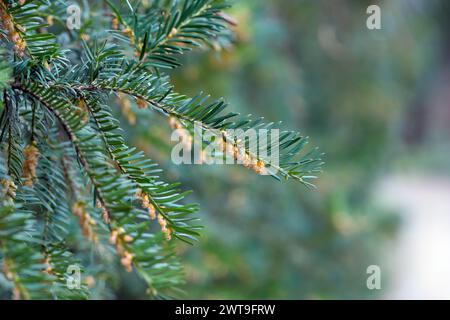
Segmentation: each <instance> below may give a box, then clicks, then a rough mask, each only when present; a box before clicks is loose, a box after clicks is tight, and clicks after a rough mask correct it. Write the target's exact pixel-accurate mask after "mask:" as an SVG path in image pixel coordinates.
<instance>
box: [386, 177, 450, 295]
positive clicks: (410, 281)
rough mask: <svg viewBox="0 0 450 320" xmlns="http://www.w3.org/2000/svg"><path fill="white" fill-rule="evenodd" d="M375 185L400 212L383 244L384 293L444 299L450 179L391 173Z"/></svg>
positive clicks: (449, 274) (449, 271) (449, 266)
mask: <svg viewBox="0 0 450 320" xmlns="http://www.w3.org/2000/svg"><path fill="white" fill-rule="evenodd" d="M378 190H379V192H380V194H379V196H380V199H379V200H380V201H381V202H382V203H383V204H385V205H388V206H390V207H391V208H393V209H396V210H399V213H400V215H401V218H402V223H401V225H400V229H399V233H398V236H397V238H396V240H395V242H394V244H393V246H392V247H390V248H386V251H387V252H388V255H389V259H390V264H391V266H392V268H391V274H390V275H389V277H390V279H391V280H390V286H389V287H386V288H383V289H385V290H383V291H384V292H385V294H384V298H389V299H450V232H449V230H450V179H449V178H441V177H429V176H409V175H408V176H396V177H393V178H388V179H386V180H385V181H384V182H383V183H382V184H381V185H380V186H379V188H378Z"/></svg>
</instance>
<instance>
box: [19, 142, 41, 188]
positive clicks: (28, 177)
mask: <svg viewBox="0 0 450 320" xmlns="http://www.w3.org/2000/svg"><path fill="white" fill-rule="evenodd" d="M23 155H24V158H25V159H24V162H23V167H22V177H23V178H24V179H25V180H24V183H23V184H24V185H26V186H28V187H32V186H33V183H34V180H36V178H37V176H36V167H37V165H38V161H39V155H40V154H39V149H38V148H37V146H36V143H35V142H34V141H33V142H31V143H30V144H29V145H28V146H26V147H25V149H23Z"/></svg>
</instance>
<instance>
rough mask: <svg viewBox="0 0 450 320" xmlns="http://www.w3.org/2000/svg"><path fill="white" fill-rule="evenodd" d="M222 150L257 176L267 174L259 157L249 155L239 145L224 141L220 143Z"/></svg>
mask: <svg viewBox="0 0 450 320" xmlns="http://www.w3.org/2000/svg"><path fill="white" fill-rule="evenodd" d="M220 148H221V149H222V152H223V153H224V154H228V155H229V156H230V157H232V158H233V159H234V160H235V161H236V162H237V163H242V165H243V166H244V167H246V168H248V169H251V170H253V171H254V172H256V173H257V174H267V169H266V166H265V164H264V162H263V161H261V160H259V159H258V158H257V157H255V156H253V155H251V154H249V153H247V152H246V151H245V150H243V148H240V147H239V146H238V145H237V144H232V143H230V142H226V141H225V140H224V139H222V140H221V141H220Z"/></svg>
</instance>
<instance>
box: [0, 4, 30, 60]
mask: <svg viewBox="0 0 450 320" xmlns="http://www.w3.org/2000/svg"><path fill="white" fill-rule="evenodd" d="M22 2H23V3H25V1H19V4H23V3H22ZM0 27H1V28H2V29H5V30H6V32H7V37H8V39H9V40H10V41H11V42H13V43H14V52H15V53H16V54H17V55H18V56H21V57H22V56H24V54H25V48H26V46H27V45H26V42H25V40H24V39H23V38H22V36H21V35H20V33H19V32H18V30H17V28H22V27H21V26H19V25H14V22H13V20H12V18H11V16H10V15H9V13H8V12H7V11H6V8H5V7H4V4H3V3H0Z"/></svg>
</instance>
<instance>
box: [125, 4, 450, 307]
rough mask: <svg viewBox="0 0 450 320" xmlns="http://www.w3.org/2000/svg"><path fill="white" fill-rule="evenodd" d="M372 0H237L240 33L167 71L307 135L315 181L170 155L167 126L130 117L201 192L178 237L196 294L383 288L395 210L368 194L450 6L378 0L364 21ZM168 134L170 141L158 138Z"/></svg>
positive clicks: (161, 157)
mask: <svg viewBox="0 0 450 320" xmlns="http://www.w3.org/2000/svg"><path fill="white" fill-rule="evenodd" d="M371 2H372V1H326V0H321V1H312V0H309V1H306V0H305V1H301V0H297V1H295V0H294V1H292V0H265V1H260V0H246V1H236V3H235V5H234V7H233V9H231V10H230V12H229V14H230V15H231V16H233V17H234V18H236V19H237V20H238V21H239V26H238V27H236V29H235V43H234V45H233V46H230V47H229V48H228V49H226V50H223V51H216V52H212V53H211V52H198V53H196V54H192V55H188V56H186V57H185V60H186V61H185V62H186V63H185V64H186V65H188V67H186V68H183V69H182V72H181V73H180V72H179V71H177V72H175V73H174V74H173V76H174V78H175V81H176V87H177V88H176V89H177V90H178V91H181V92H185V93H187V94H193V93H196V92H198V91H199V90H205V91H206V92H208V93H210V94H212V96H213V97H217V98H218V97H220V96H225V97H227V99H228V100H229V102H230V103H231V104H232V105H233V108H234V110H237V111H240V112H242V113H244V114H246V113H255V114H259V115H264V116H265V117H266V118H267V119H268V120H269V121H275V120H278V119H283V120H284V123H285V126H286V127H287V128H290V129H300V130H302V132H303V133H304V134H305V135H310V136H311V137H313V140H312V143H313V144H315V145H320V146H321V149H322V150H323V151H324V152H326V156H325V161H326V166H325V172H324V174H322V175H321V177H320V179H319V181H318V190H317V191H308V190H305V189H304V188H302V187H301V186H298V185H296V184H294V183H287V184H279V183H278V182H276V181H275V180H273V179H270V178H266V179H264V178H263V179H261V177H254V176H253V175H251V174H250V173H249V172H247V171H246V170H245V169H242V168H238V167H236V168H234V167H230V166H214V167H209V166H206V167H201V166H179V167H176V166H173V165H171V163H170V161H168V160H167V159H168V157H167V155H168V154H169V153H170V146H171V144H170V141H169V139H168V138H167V136H168V135H166V134H163V132H167V131H168V129H167V128H165V127H163V126H159V125H158V128H156V127H153V128H151V129H152V130H151V132H150V131H149V129H148V128H139V126H137V127H136V128H135V129H134V130H137V131H138V132H139V135H137V136H135V142H136V144H138V145H140V146H144V147H145V148H146V150H147V152H148V153H149V154H150V155H151V157H153V158H154V159H156V160H157V161H159V162H164V161H165V166H166V167H167V169H168V170H169V173H170V175H172V176H173V178H174V179H179V180H181V181H182V182H183V184H184V185H185V186H187V187H189V188H192V189H193V190H196V192H195V194H194V195H193V197H194V198H195V200H196V201H197V202H199V203H200V204H201V217H202V220H203V222H204V225H205V226H206V229H205V231H204V232H203V237H202V239H201V241H200V243H199V244H197V245H196V246H194V247H185V246H182V247H180V248H179V250H180V251H182V252H184V255H185V260H187V261H188V264H189V265H188V267H187V275H188V285H187V287H186V291H187V292H188V293H189V295H188V297H189V298H236V299H239V298H244V299H253V298H288V299H295V298H297V299H298V298H307V299H309V298H311V299H323V298H339V299H345V298H375V297H377V296H378V294H379V292H377V291H376V290H375V291H370V290H368V289H367V288H366V278H367V274H366V268H367V267H368V266H369V265H371V264H377V265H380V266H382V267H383V263H384V262H383V260H382V257H381V256H380V251H381V250H382V248H383V245H385V244H386V241H389V237H391V236H392V235H393V234H394V233H395V230H396V225H397V220H396V218H395V215H393V214H391V213H390V212H384V211H382V210H381V209H380V208H378V207H377V206H376V204H374V203H372V202H371V200H370V193H371V192H372V191H373V190H372V188H373V183H374V182H375V181H376V179H377V178H378V177H379V176H380V174H382V173H383V172H386V170H388V169H389V167H390V166H391V165H392V163H393V161H394V159H395V158H396V157H397V156H399V153H400V151H399V150H401V149H402V128H403V126H404V122H405V121H406V120H405V119H406V114H407V113H408V112H410V104H411V103H412V102H413V101H414V99H416V98H417V97H416V96H417V92H419V93H420V92H421V91H422V89H423V88H424V86H426V82H427V76H429V74H430V73H433V72H434V71H435V70H436V68H438V67H439V65H440V61H441V59H442V57H441V52H442V46H443V45H444V42H443V41H442V39H443V37H444V35H445V33H444V32H445V30H446V24H445V23H443V21H445V18H444V17H443V15H442V14H441V12H442V11H445V9H446V8H447V9H448V5H447V4H445V2H440V1H431V2H428V1H389V2H387V1H386V2H383V3H382V5H381V7H382V23H383V29H382V30H378V31H370V30H368V29H367V28H366V18H367V14H366V8H367V6H368V5H370V4H371ZM130 130H131V131H133V129H130ZM134 132H136V131H134ZM164 136H166V138H163V140H164V139H165V140H164V141H167V144H157V145H155V144H154V142H155V141H158V140H159V139H161V137H164ZM156 137H157V138H156ZM383 281H386V282H388V281H389V280H388V279H386V278H383Z"/></svg>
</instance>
